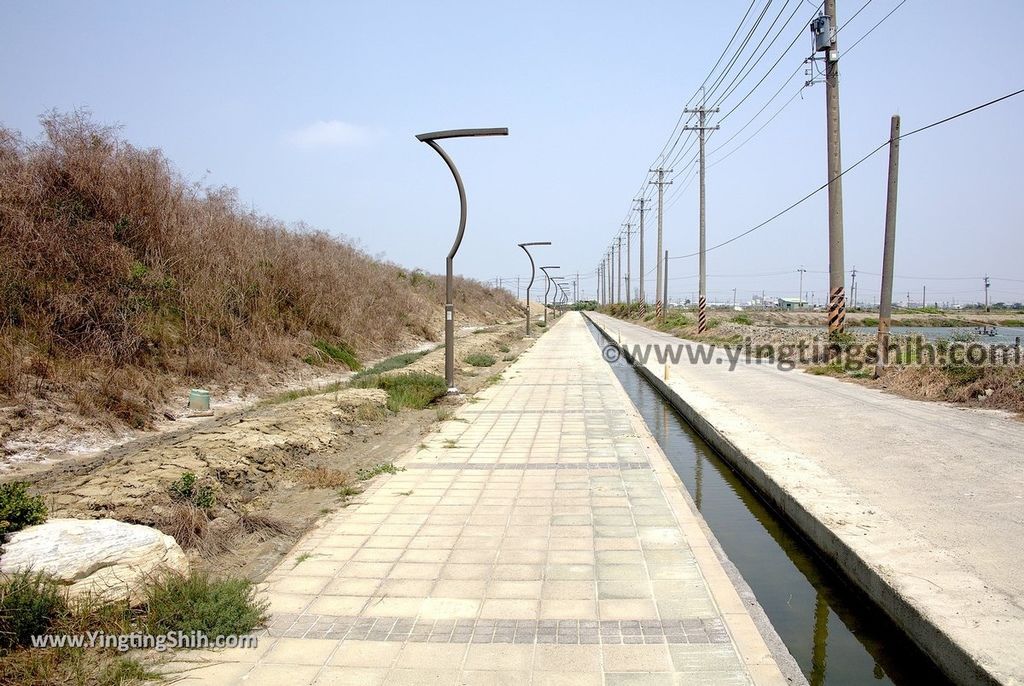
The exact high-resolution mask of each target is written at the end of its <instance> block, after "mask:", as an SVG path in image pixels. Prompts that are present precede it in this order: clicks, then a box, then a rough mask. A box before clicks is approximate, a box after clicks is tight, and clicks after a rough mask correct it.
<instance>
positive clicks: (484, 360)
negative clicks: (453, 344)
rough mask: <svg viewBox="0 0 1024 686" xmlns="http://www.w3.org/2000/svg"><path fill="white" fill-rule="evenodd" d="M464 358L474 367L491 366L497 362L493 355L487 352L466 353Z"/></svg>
mask: <svg viewBox="0 0 1024 686" xmlns="http://www.w3.org/2000/svg"><path fill="white" fill-rule="evenodd" d="M463 359H464V360H465V362H466V363H467V364H471V365H473V366H474V367H490V366H492V365H493V364H494V363H495V362H497V360H496V359H494V356H493V355H488V354H486V353H473V354H471V355H466V357H465V358H463Z"/></svg>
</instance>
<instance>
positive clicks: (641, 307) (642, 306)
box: [636, 300, 647, 319]
mask: <svg viewBox="0 0 1024 686" xmlns="http://www.w3.org/2000/svg"><path fill="white" fill-rule="evenodd" d="M636 311H637V312H638V313H639V314H640V319H643V318H644V317H646V316H647V303H645V302H644V301H643V300H641V301H640V303H639V304H638V305H637V308H636Z"/></svg>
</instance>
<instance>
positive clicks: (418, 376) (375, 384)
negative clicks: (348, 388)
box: [352, 372, 448, 412]
mask: <svg viewBox="0 0 1024 686" xmlns="http://www.w3.org/2000/svg"><path fill="white" fill-rule="evenodd" d="M352 385H353V386H355V387H356V388H380V389H383V390H385V391H387V394H388V409H389V410H391V411H392V412H398V411H399V410H401V409H402V408H403V407H410V408H412V409H415V410H421V409H423V408H424V407H426V406H427V405H429V404H430V403H431V402H433V401H434V400H435V399H436V398H439V397H441V396H442V395H444V394H445V393H447V392H448V384H446V383H445V380H444V379H443V378H441V377H440V376H438V375H436V374H428V373H427V372H409V373H407V374H393V375H390V376H379V375H378V376H366V377H363V378H361V379H357V380H355V381H353V382H352Z"/></svg>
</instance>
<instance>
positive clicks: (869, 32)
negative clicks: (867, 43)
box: [846, 0, 907, 55]
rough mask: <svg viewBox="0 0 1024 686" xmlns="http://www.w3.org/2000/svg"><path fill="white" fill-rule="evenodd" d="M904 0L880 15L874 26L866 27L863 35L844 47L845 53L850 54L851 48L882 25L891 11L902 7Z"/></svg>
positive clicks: (890, 14) (891, 13)
mask: <svg viewBox="0 0 1024 686" xmlns="http://www.w3.org/2000/svg"><path fill="white" fill-rule="evenodd" d="M906 1H907V0H900V4H898V5H896V6H895V7H893V8H892V9H891V10H889V13H888V14H887V15H885V16H884V17H882V18H881V19H879V20H878V23H877V24H875V25H874V26H872V27H871V28H870V29H868V31H867V33H865V34H864V35H863V36H861V37H860V38H858V39H857V40H856V41H854V43H853V45H851V46H850V47H848V48H847V49H846V54H847V55H849V54H850V53H851V52H852V51H853V49H854V48H855V47H857V46H858V45H859V44H860V42H861V41H862V40H864V39H865V38H867V37H868V36H870V35H871V33H872V32H873V31H874V30H875V29H877V28H878V27H879V26H881V25H882V22H884V21H885V20H886V19H888V18H889V17H891V16H892V15H893V13H894V12H895V11H896V10H898V9H899V8H901V7H903V3H905V2H906ZM854 16H856V15H854Z"/></svg>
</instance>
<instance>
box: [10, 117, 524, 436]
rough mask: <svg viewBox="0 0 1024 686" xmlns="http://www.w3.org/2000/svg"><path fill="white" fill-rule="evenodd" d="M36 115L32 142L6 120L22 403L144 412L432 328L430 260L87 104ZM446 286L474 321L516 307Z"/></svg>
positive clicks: (478, 287) (437, 284) (434, 306)
mask: <svg viewBox="0 0 1024 686" xmlns="http://www.w3.org/2000/svg"><path fill="white" fill-rule="evenodd" d="M42 124H43V129H44V132H45V136H44V138H43V139H42V140H41V141H37V142H30V141H26V140H24V139H23V138H22V137H21V136H20V135H19V134H18V133H16V132H14V131H11V130H8V129H3V128H0V401H3V404H4V405H8V406H9V408H10V407H14V408H17V409H16V411H17V412H18V413H21V414H22V415H24V413H26V412H31V407H32V403H33V401H34V402H36V403H39V402H42V403H46V402H50V403H58V402H59V403H64V406H62V409H64V410H70V411H77V412H79V413H81V414H83V415H86V416H90V415H92V416H96V417H97V418H99V419H101V420H105V421H106V420H113V421H115V422H123V423H124V424H127V425H129V426H134V427H145V426H147V425H148V424H149V423H150V422H151V420H152V418H153V416H154V412H155V410H156V409H157V408H158V406H159V404H160V403H161V401H163V400H166V397H167V393H168V392H169V389H171V388H180V387H187V386H188V385H198V384H204V383H207V382H209V381H211V380H220V381H223V380H224V379H226V378H231V377H232V376H235V377H241V376H244V375H247V374H251V373H252V372H254V371H260V370H267V369H280V368H282V367H283V366H287V365H303V364H305V365H309V364H330V365H338V364H342V362H339V360H348V361H349V362H350V363H351V358H350V357H348V355H349V354H352V355H354V357H355V358H357V359H369V358H371V357H373V356H375V355H380V354H383V353H385V352H390V351H394V350H395V349H396V348H398V347H401V346H402V345H407V344H409V343H410V342H412V341H414V340H421V341H422V340H436V338H437V336H438V333H439V331H440V327H441V323H442V322H441V316H442V315H441V309H440V305H441V302H442V300H441V299H442V297H443V283H442V281H441V280H440V279H438V278H437V277H433V276H430V275H426V274H423V273H421V272H408V271H406V270H403V269H401V268H400V267H398V266H396V265H392V264H386V263H382V262H379V261H377V260H374V259H372V258H371V257H369V256H368V255H367V254H365V253H364V252H363V251H362V250H360V249H359V248H358V247H357V246H355V245H353V244H352V243H351V242H349V241H347V240H343V239H339V238H336V237H333V236H330V235H327V234H326V233H323V232H320V231H314V230H311V229H309V228H307V227H304V226H299V227H297V228H290V227H287V226H285V225H284V224H282V223H281V222H279V221H277V220H275V219H272V218H269V217H265V216H260V215H257V214H254V213H253V212H250V211H247V210H246V209H244V208H243V207H241V206H240V204H239V202H238V200H237V197H236V194H235V192H234V191H233V190H231V189H227V188H212V189H211V188H201V187H200V186H198V185H197V184H194V183H189V182H188V181H186V180H185V179H183V178H182V177H181V176H180V175H179V174H178V173H177V172H176V171H175V170H174V169H173V167H172V166H171V164H170V163H169V161H168V160H167V159H166V158H165V157H164V156H163V154H162V153H161V152H160V151H159V150H144V149H140V148H136V147H134V146H132V145H131V144H129V143H127V142H125V141H124V140H123V139H122V138H121V137H120V136H119V134H118V131H117V130H116V129H115V128H112V127H105V126H101V125H98V124H96V123H93V122H92V121H91V120H90V119H89V117H88V116H87V115H84V114H82V113H79V112H76V113H73V114H69V115H62V114H56V113H53V114H49V115H47V116H44V117H43V118H42ZM457 293H458V294H459V300H458V301H457V310H458V311H459V312H460V314H462V315H463V316H465V317H467V318H471V319H473V320H475V321H480V322H483V323H490V322H493V321H498V320H506V319H509V318H510V317H511V316H513V314H514V313H515V312H516V311H517V310H518V309H519V308H518V305H517V304H516V303H515V301H514V299H513V298H512V297H511V296H509V295H508V294H507V293H505V292H504V291H500V290H495V289H491V288H488V287H487V286H484V285H483V284H480V283H478V282H474V281H469V280H460V282H459V283H458V284H457ZM334 352H339V354H337V355H336V354H334ZM350 366H354V365H351V364H350ZM8 423H10V422H8ZM2 428H3V427H2V426H0V432H2Z"/></svg>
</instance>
